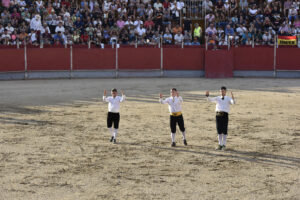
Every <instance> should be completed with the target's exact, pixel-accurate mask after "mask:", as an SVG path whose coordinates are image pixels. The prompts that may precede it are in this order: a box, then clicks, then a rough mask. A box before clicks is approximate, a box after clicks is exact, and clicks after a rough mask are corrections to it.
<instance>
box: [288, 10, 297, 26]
mask: <svg viewBox="0 0 300 200" xmlns="http://www.w3.org/2000/svg"><path fill="white" fill-rule="evenodd" d="M297 16H298V11H297V9H296V7H295V6H292V8H291V9H289V20H290V21H291V22H292V23H293V22H294V21H295V20H296V19H297Z"/></svg>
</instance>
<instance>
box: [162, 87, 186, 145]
mask: <svg viewBox="0 0 300 200" xmlns="http://www.w3.org/2000/svg"><path fill="white" fill-rule="evenodd" d="M159 102H160V103H161V104H168V105H169V111H170V128H171V138H172V144H171V147H175V146H176V142H175V133H176V124H178V126H179V129H180V131H181V132H182V139H183V143H184V145H187V141H186V138H185V127H184V120H183V116H182V112H181V104H182V102H183V100H182V97H181V96H179V93H178V92H177V89H176V88H172V89H171V96H170V97H168V98H166V99H165V100H164V99H163V96H162V94H159Z"/></svg>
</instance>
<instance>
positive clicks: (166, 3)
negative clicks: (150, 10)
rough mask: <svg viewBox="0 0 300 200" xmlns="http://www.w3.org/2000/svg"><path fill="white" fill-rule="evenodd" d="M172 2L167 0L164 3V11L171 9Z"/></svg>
mask: <svg viewBox="0 0 300 200" xmlns="http://www.w3.org/2000/svg"><path fill="white" fill-rule="evenodd" d="M170 5H171V4H170V2H169V1H168V0H165V2H164V3H163V6H164V9H166V10H167V9H169V7H170Z"/></svg>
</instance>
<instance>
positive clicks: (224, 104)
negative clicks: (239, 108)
mask: <svg viewBox="0 0 300 200" xmlns="http://www.w3.org/2000/svg"><path fill="white" fill-rule="evenodd" d="M207 100H208V101H210V102H215V103H216V112H227V113H229V111H230V105H231V104H235V100H233V99H232V98H231V97H228V96H225V97H224V100H222V96H218V97H207Z"/></svg>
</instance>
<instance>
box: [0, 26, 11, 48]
mask: <svg viewBox="0 0 300 200" xmlns="http://www.w3.org/2000/svg"><path fill="white" fill-rule="evenodd" d="M10 39H11V36H10V34H9V33H8V30H7V29H5V30H4V33H3V34H2V35H1V43H2V44H4V45H9V44H10Z"/></svg>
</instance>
